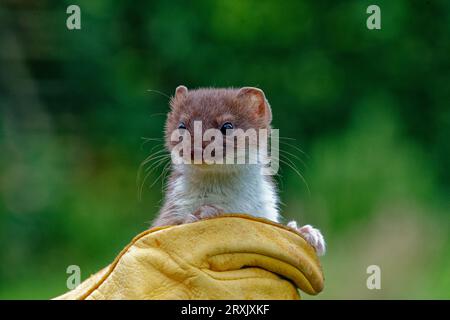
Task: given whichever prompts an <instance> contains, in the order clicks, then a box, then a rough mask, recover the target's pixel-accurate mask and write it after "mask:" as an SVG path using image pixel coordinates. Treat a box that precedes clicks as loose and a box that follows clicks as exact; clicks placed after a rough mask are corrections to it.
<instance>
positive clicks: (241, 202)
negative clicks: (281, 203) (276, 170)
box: [169, 165, 279, 222]
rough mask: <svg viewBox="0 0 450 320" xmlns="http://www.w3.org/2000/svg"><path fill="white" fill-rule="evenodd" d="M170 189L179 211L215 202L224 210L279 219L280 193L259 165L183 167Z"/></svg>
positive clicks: (188, 210)
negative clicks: (202, 168) (212, 167)
mask: <svg viewBox="0 0 450 320" xmlns="http://www.w3.org/2000/svg"><path fill="white" fill-rule="evenodd" d="M179 170H183V173H182V174H181V175H179V176H178V177H177V178H176V179H174V180H173V181H172V188H171V190H170V191H169V192H170V193H171V194H170V195H169V197H171V199H172V201H173V202H175V203H176V207H178V208H183V212H178V214H186V213H192V212H194V211H195V210H197V209H198V208H199V207H201V206H202V205H215V206H218V207H221V208H222V209H224V211H225V213H246V214H251V215H254V216H258V217H263V218H267V219H270V220H272V221H275V222H278V221H279V213H278V207H277V206H278V196H277V193H276V190H275V186H274V185H273V183H272V182H271V181H270V180H269V179H268V178H267V177H265V176H263V175H261V173H260V168H259V166H248V165H247V166H242V167H241V168H239V169H237V170H229V171H228V170H227V171H222V172H217V171H216V170H211V171H207V170H198V169H193V170H191V169H188V168H180V169H179Z"/></svg>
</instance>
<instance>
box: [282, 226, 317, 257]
mask: <svg viewBox="0 0 450 320" xmlns="http://www.w3.org/2000/svg"><path fill="white" fill-rule="evenodd" d="M287 226H288V227H290V228H293V229H295V230H297V231H298V232H299V233H300V234H301V235H302V236H303V237H304V238H305V240H306V241H307V242H308V243H309V244H310V245H311V246H313V247H314V249H316V253H317V255H318V256H323V255H324V254H325V251H326V247H325V240H324V238H323V236H322V233H321V232H320V230H319V229H316V228H314V227H312V226H311V225H309V224H307V225H304V226H303V227H300V228H299V227H298V226H297V222H296V221H291V222H289V223H288V224H287Z"/></svg>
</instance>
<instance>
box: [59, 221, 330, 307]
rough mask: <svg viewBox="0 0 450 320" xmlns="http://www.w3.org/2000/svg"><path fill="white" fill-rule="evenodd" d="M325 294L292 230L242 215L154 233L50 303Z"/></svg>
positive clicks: (307, 249)
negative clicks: (88, 300)
mask: <svg viewBox="0 0 450 320" xmlns="http://www.w3.org/2000/svg"><path fill="white" fill-rule="evenodd" d="M297 287H298V288H300V289H301V290H302V291H304V292H306V293H308V294H317V293H319V292H320V291H321V290H322V288H323V275H322V271H321V267H320V263H319V261H318V259H317V256H316V254H315V252H314V249H313V248H312V247H311V246H310V245H309V244H307V242H306V241H305V240H304V239H303V238H302V237H301V236H300V235H299V234H298V233H297V232H295V231H294V230H292V229H289V228H288V227H285V226H283V225H280V224H276V223H273V222H271V221H268V220H265V219H258V218H254V217H252V216H246V215H227V216H219V217H215V218H211V219H207V220H201V221H197V222H194V223H189V224H183V225H177V226H169V227H162V228H153V229H151V230H147V231H145V232H143V233H141V234H139V235H138V236H136V237H135V238H134V239H133V241H132V242H131V243H130V244H129V245H128V246H127V247H126V248H125V249H124V250H123V251H122V252H121V253H120V254H119V255H118V256H117V258H116V259H115V260H114V262H113V263H112V264H111V265H109V266H108V267H106V268H104V269H103V270H101V271H100V272H98V273H97V274H95V275H93V276H91V277H90V278H89V279H87V280H86V281H84V282H83V283H81V284H80V285H79V286H78V287H77V288H75V289H74V290H72V291H69V292H67V293H66V294H64V295H62V296H59V297H57V298H56V299H299V298H300V295H299V292H298V290H297Z"/></svg>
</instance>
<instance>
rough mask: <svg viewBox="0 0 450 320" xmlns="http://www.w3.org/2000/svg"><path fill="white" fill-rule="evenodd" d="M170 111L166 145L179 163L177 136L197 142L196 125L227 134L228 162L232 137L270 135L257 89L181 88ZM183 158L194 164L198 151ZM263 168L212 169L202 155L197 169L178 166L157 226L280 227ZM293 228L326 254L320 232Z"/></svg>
mask: <svg viewBox="0 0 450 320" xmlns="http://www.w3.org/2000/svg"><path fill="white" fill-rule="evenodd" d="M170 107H171V109H170V112H169V113H168V116H167V121H166V126H165V142H166V143H165V145H166V148H167V150H168V151H169V152H171V153H172V159H173V157H176V155H174V152H173V151H174V148H175V147H176V146H177V144H179V143H180V141H179V140H178V141H174V139H173V132H175V131H177V132H180V131H181V132H185V133H186V132H188V133H189V134H190V135H189V136H190V137H191V139H192V137H194V127H195V123H201V130H202V133H204V132H205V131H206V130H208V129H216V131H220V133H221V134H223V138H224V142H223V143H224V148H223V149H224V151H223V157H224V158H225V157H226V152H227V150H228V149H226V148H225V141H226V140H227V139H229V138H228V137H229V136H230V135H229V133H230V132H233V131H234V130H237V129H242V130H243V131H246V130H248V129H255V130H256V131H258V130H261V129H265V130H270V129H271V127H270V124H271V121H272V111H271V108H270V105H269V103H268V101H267V99H266V97H265V95H264V92H263V91H262V90H260V89H257V88H252V87H244V88H241V89H215V88H202V89H196V90H188V89H187V88H186V87H185V86H179V87H177V88H176V91H175V95H174V96H173V97H172V99H171V101H170ZM220 133H219V134H220ZM185 137H186V136H185ZM233 139H234V138H233ZM185 142H186V141H185ZM189 142H192V141H189ZM207 145H208V144H207V143H205V142H204V141H202V142H201V143H200V144H197V146H200V150H198V149H199V148H198V147H197V149H195V148H193V149H192V150H194V149H195V150H197V151H200V152H201V151H204V150H205V148H206V147H207ZM178 157H180V158H181V157H183V159H189V160H193V159H194V151H191V154H189V155H187V154H184V155H181V154H180V155H178ZM262 166H263V164H261V163H259V162H255V163H248V164H247V163H244V164H242V163H240V164H237V163H236V164H234V163H233V164H229V163H226V164H225V163H224V164H217V163H216V164H208V163H206V161H205V159H204V158H203V155H201V156H200V162H197V163H195V162H193V161H190V162H183V163H180V162H176V163H175V161H173V163H172V164H171V174H170V177H169V179H168V183H167V190H166V194H165V199H164V202H163V206H162V208H161V210H160V212H159V215H158V217H157V218H156V219H155V220H154V222H153V226H163V225H176V224H183V223H188V222H193V221H196V220H199V219H202V218H207V217H212V216H216V215H220V214H224V213H246V214H251V215H254V216H257V217H262V218H267V219H269V220H272V221H275V222H280V213H279V206H278V205H279V198H278V194H277V187H276V185H275V183H274V181H273V179H272V177H271V176H270V175H263V174H261V167H262ZM288 226H289V227H292V228H295V229H296V230H297V231H298V232H300V233H301V234H302V235H303V236H304V238H305V239H306V240H307V241H308V242H309V243H310V244H311V245H312V246H313V247H314V248H315V249H316V252H317V254H319V255H323V254H324V253H325V241H324V239H323V236H322V234H321V233H320V231H319V230H318V229H315V228H313V227H311V226H310V225H305V226H303V227H298V226H297V223H296V222H295V221H291V222H289V223H288Z"/></svg>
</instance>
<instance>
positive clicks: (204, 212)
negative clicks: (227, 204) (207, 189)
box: [193, 205, 223, 219]
mask: <svg viewBox="0 0 450 320" xmlns="http://www.w3.org/2000/svg"><path fill="white" fill-rule="evenodd" d="M221 213H223V209H222V208H220V207H217V206H213V205H203V206H201V207H200V208H198V209H197V210H195V212H194V213H193V215H194V216H195V217H197V218H198V219H204V218H211V217H215V216H218V215H219V214H221Z"/></svg>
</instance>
